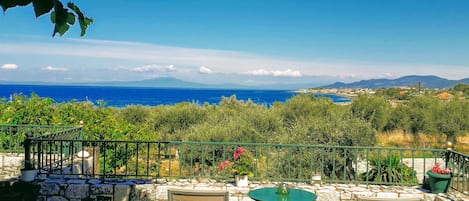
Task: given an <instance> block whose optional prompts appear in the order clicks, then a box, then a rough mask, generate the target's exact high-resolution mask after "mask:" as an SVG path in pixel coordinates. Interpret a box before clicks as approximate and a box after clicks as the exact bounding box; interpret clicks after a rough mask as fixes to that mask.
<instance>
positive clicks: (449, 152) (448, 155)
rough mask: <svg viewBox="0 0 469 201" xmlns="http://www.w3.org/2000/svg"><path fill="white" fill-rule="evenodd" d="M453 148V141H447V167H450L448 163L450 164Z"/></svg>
mask: <svg viewBox="0 0 469 201" xmlns="http://www.w3.org/2000/svg"><path fill="white" fill-rule="evenodd" d="M452 150H453V143H452V142H450V141H448V142H446V153H445V167H446V168H449V167H448V164H449V157H450V155H451V151H452Z"/></svg>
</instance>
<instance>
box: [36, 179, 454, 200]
mask: <svg viewBox="0 0 469 201" xmlns="http://www.w3.org/2000/svg"><path fill="white" fill-rule="evenodd" d="M34 185H38V186H39V187H40V190H39V196H38V199H37V200H41V201H76V200H90V201H91V200H93V201H107V200H109V201H127V200H132V201H162V200H167V197H168V195H167V192H168V189H188V190H189V189H190V190H224V191H229V193H230V201H252V200H251V199H250V198H249V197H248V196H247V193H248V192H249V191H250V190H253V189H256V188H261V187H275V186H277V185H278V184H277V183H270V182H265V183H262V182H251V183H250V185H249V186H248V187H244V188H240V187H236V186H234V185H233V184H232V183H229V182H228V183H225V182H217V181H214V180H210V179H200V180H187V179H178V180H166V179H158V180H154V181H148V180H119V179H76V178H75V179H74V178H64V177H61V176H49V177H44V178H42V180H37V181H35V182H34ZM289 185H290V187H294V188H299V189H303V190H306V191H310V192H313V193H315V194H316V195H318V199H317V201H339V200H343V201H346V200H355V199H356V197H357V196H372V197H382V198H391V199H393V198H398V197H401V198H403V197H406V198H422V199H424V200H425V201H434V200H462V199H444V198H442V197H440V196H437V195H435V194H430V193H428V192H427V191H425V190H421V189H419V188H418V187H389V186H366V185H351V184H335V185H321V184H314V185H311V184H305V183H289Z"/></svg>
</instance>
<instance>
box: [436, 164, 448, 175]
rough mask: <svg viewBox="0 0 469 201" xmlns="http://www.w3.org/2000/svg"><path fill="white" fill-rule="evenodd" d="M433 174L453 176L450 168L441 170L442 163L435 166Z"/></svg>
mask: <svg viewBox="0 0 469 201" xmlns="http://www.w3.org/2000/svg"><path fill="white" fill-rule="evenodd" d="M432 173H435V174H451V169H450V168H446V169H442V168H440V163H435V165H434V166H433V168H432Z"/></svg>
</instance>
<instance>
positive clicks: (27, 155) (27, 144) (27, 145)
mask: <svg viewBox="0 0 469 201" xmlns="http://www.w3.org/2000/svg"><path fill="white" fill-rule="evenodd" d="M23 168H25V169H33V168H34V166H33V164H32V162H31V138H30V137H29V136H28V137H26V139H25V140H24V167H23Z"/></svg>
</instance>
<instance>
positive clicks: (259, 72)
mask: <svg viewBox="0 0 469 201" xmlns="http://www.w3.org/2000/svg"><path fill="white" fill-rule="evenodd" d="M243 74H248V75H254V76H274V77H302V76H303V74H301V72H300V71H297V70H292V69H286V70H266V69H256V70H252V71H248V72H245V73H243Z"/></svg>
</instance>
